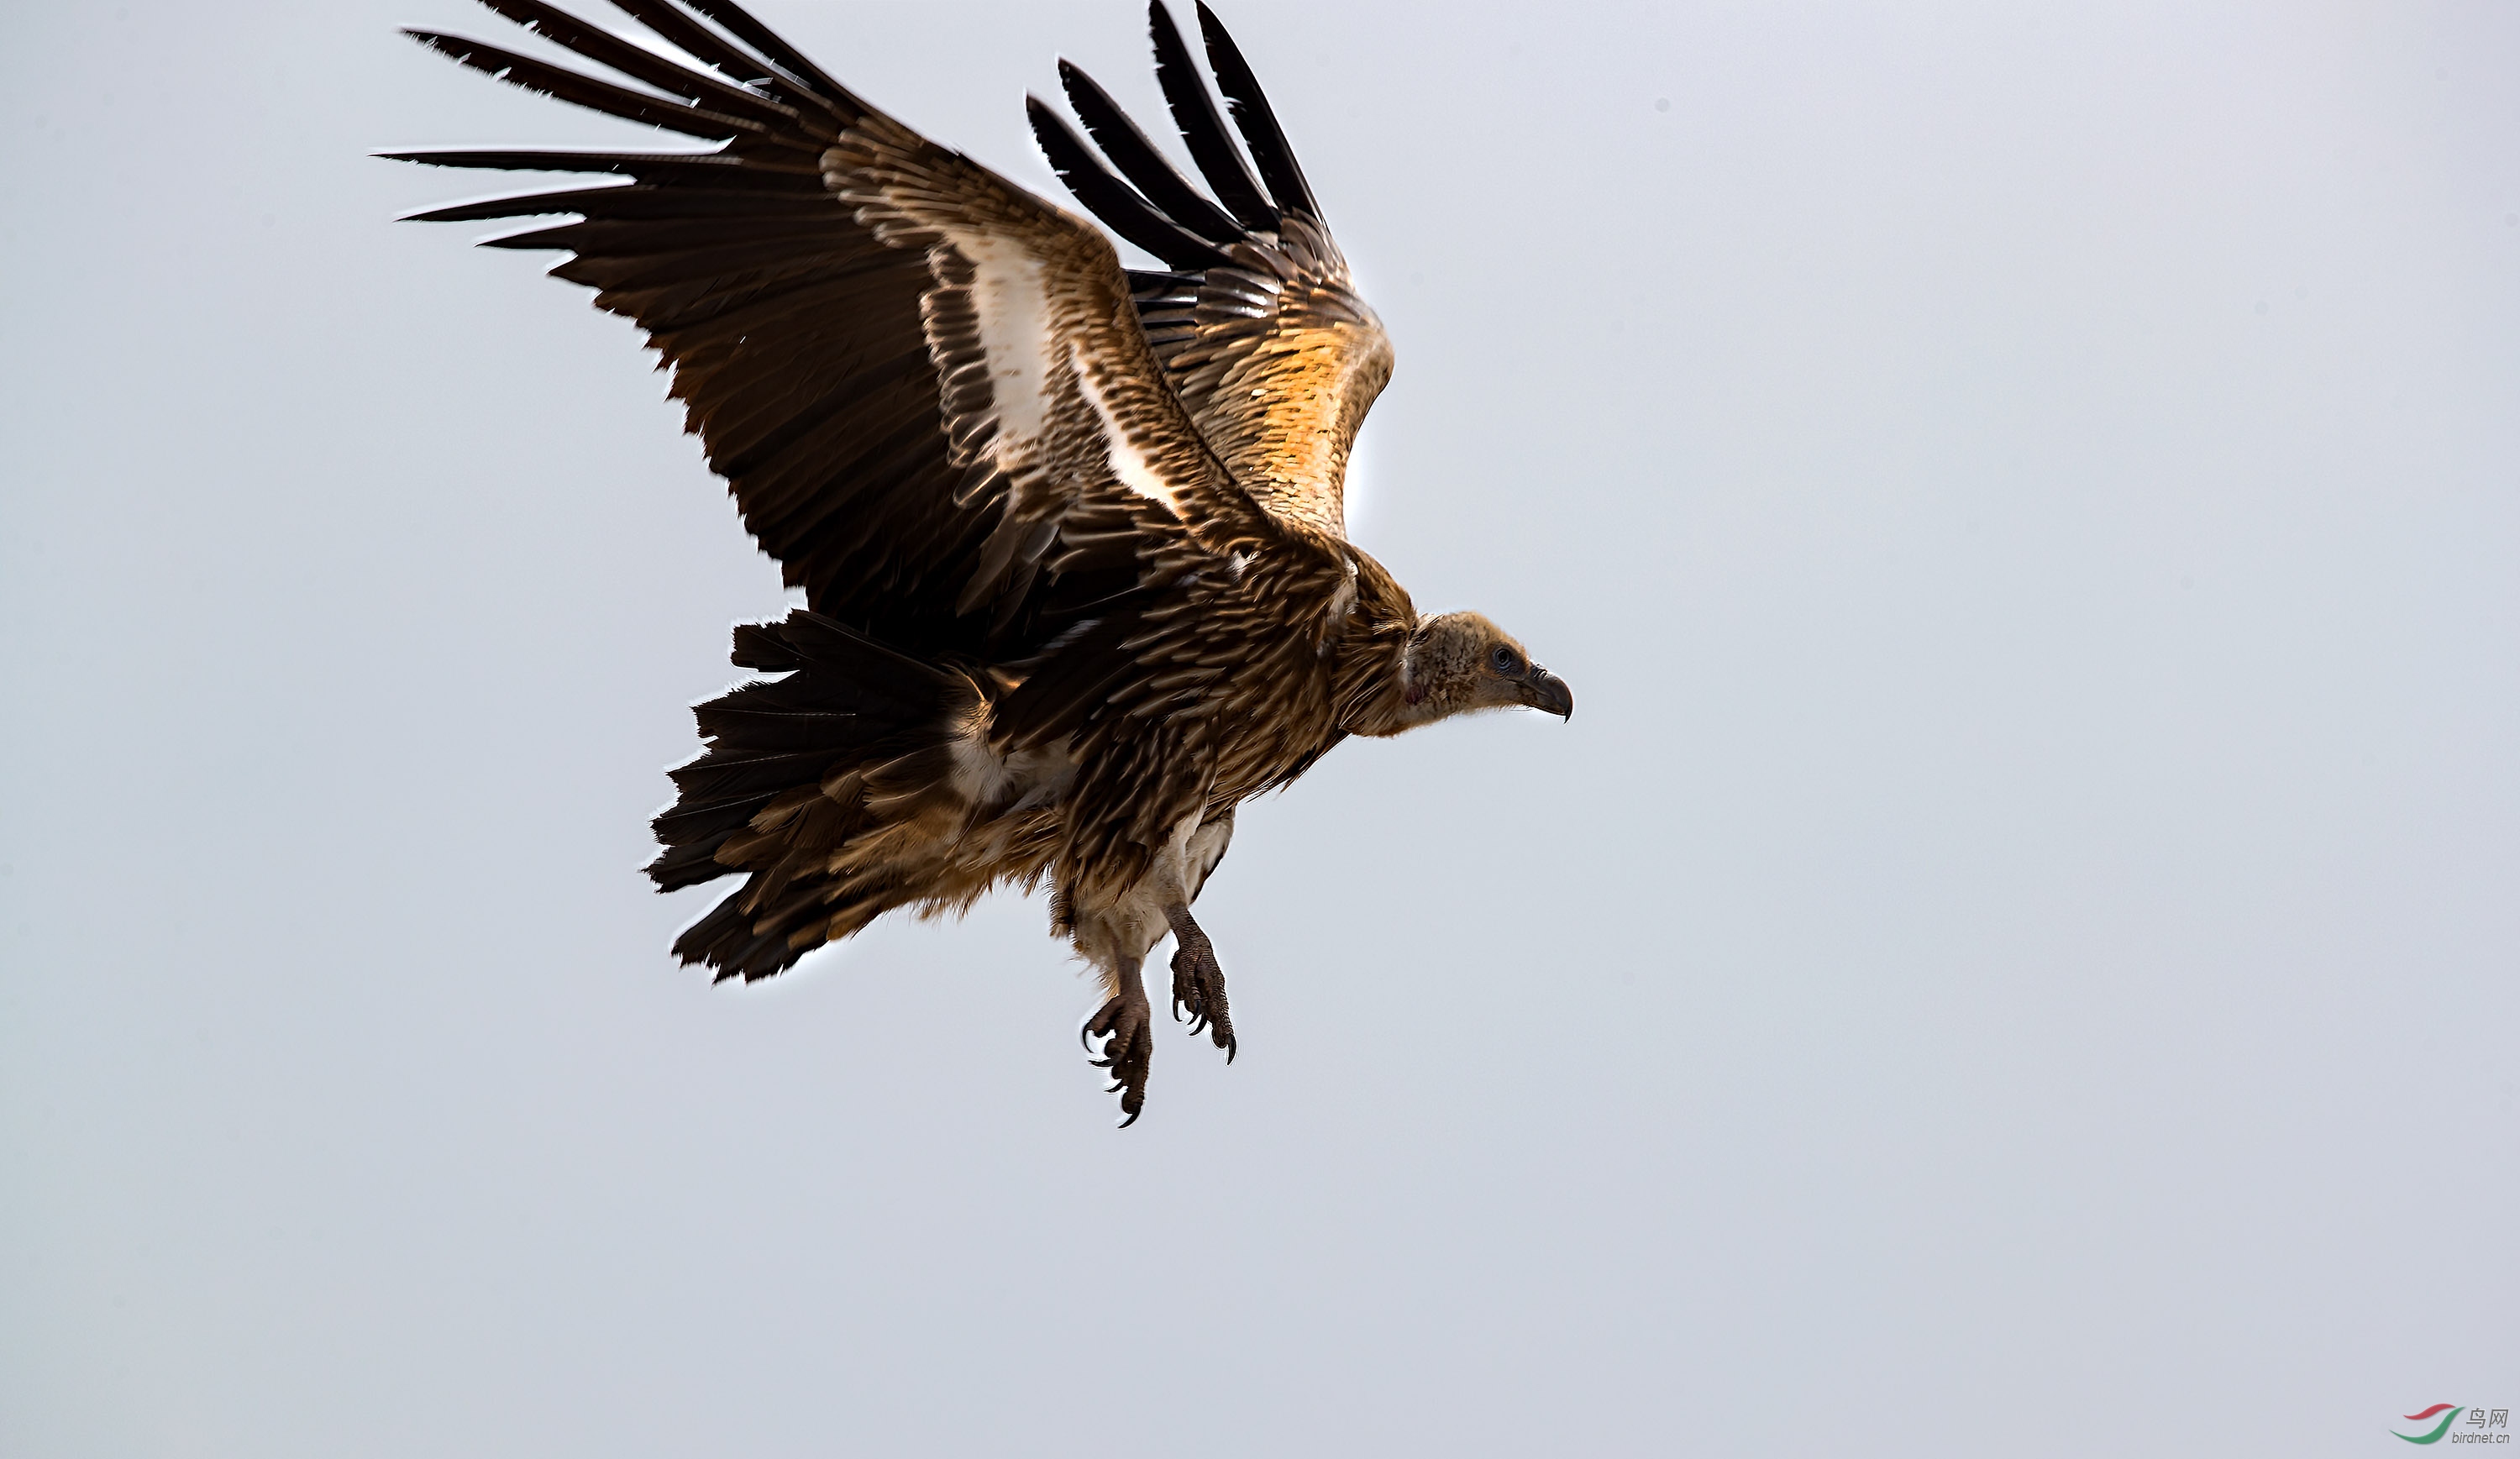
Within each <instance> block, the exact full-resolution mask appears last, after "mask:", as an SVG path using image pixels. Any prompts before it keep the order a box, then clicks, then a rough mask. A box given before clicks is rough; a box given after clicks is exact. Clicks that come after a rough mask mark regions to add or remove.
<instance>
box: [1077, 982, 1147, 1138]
mask: <svg viewBox="0 0 2520 1459" xmlns="http://www.w3.org/2000/svg"><path fill="white" fill-rule="evenodd" d="M1128 981H1129V986H1128V987H1127V988H1126V989H1125V990H1124V991H1122V992H1120V993H1117V994H1114V995H1112V996H1111V997H1110V999H1109V1000H1108V1001H1106V1002H1104V1003H1103V1005H1102V1009H1101V1010H1100V1011H1099V1012H1097V1013H1096V1014H1095V1015H1094V1021H1093V1022H1091V1023H1089V1024H1087V1025H1086V1026H1085V1032H1084V1033H1083V1034H1082V1035H1081V1036H1080V1041H1082V1042H1083V1043H1084V1044H1085V1051H1086V1052H1087V1053H1093V1052H1094V1051H1095V1049H1094V1044H1093V1041H1092V1040H1094V1039H1102V1057H1101V1058H1099V1059H1095V1060H1093V1061H1092V1062H1093V1065H1094V1067H1095V1068H1097V1069H1108V1070H1110V1071H1111V1087H1110V1088H1109V1089H1108V1090H1106V1091H1105V1092H1107V1093H1112V1094H1117V1095H1119V1096H1120V1113H1121V1114H1123V1115H1126V1116H1128V1118H1127V1119H1125V1120H1122V1121H1121V1122H1120V1127H1121V1128H1122V1129H1126V1128H1128V1127H1130V1126H1132V1125H1135V1124H1137V1123H1138V1112H1139V1111H1141V1110H1143V1109H1145V1108H1146V1107H1147V1066H1148V1063H1149V1062H1150V1061H1151V1060H1152V1059H1153V1057H1154V1053H1155V1034H1154V1019H1153V1018H1152V1017H1151V1016H1149V1015H1148V1012H1147V991H1146V990H1145V989H1144V988H1142V987H1140V986H1139V984H1138V980H1137V977H1136V976H1135V974H1134V972H1133V973H1132V975H1131V976H1130V978H1129V980H1128Z"/></svg>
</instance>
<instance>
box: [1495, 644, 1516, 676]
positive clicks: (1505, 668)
mask: <svg viewBox="0 0 2520 1459" xmlns="http://www.w3.org/2000/svg"><path fill="white" fill-rule="evenodd" d="M1488 662H1489V663H1491V664H1494V665H1495V666H1496V671H1497V672H1498V673H1499V674H1519V673H1521V672H1522V660H1521V659H1520V658H1518V657H1516V656H1515V654H1514V651H1513V650H1512V649H1510V648H1508V647H1506V646H1505V645H1504V644H1502V643H1500V644H1498V645H1497V646H1496V651H1495V652H1493V653H1490V654H1489V655H1488Z"/></svg>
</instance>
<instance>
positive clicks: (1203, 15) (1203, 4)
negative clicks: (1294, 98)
mask: <svg viewBox="0 0 2520 1459" xmlns="http://www.w3.org/2000/svg"><path fill="white" fill-rule="evenodd" d="M1198 28H1199V33H1200V34H1201V35H1203V36H1205V37H1206V38H1207V64H1208V65H1209V66H1214V67H1215V68H1216V89H1217V90H1219V91H1222V92H1224V93H1225V100H1226V104H1227V105H1229V106H1231V107H1232V108H1233V109H1234V124H1235V126H1236V127H1237V128H1238V130H1239V131H1240V132H1241V133H1242V140H1243V142H1244V143H1245V144H1246V145H1248V146H1249V147H1250V149H1251V160H1252V161H1254V162H1256V163H1258V164H1259V166H1260V175H1261V176H1262V177H1264V178H1266V179H1268V182H1269V193H1270V196H1272V197H1273V198H1275V199H1277V202H1278V206H1279V208H1280V210H1282V211H1284V212H1299V213H1306V214H1309V215H1311V216H1313V217H1316V218H1318V217H1320V216H1321V215H1322V209H1321V204H1319V203H1317V202H1315V201H1314V200H1313V189H1312V184H1310V183H1307V182H1305V181H1304V169H1303V168H1301V167H1298V166H1296V165H1295V150H1294V149H1293V148H1291V147H1288V146H1287V145H1286V134H1285V133H1284V132H1283V131H1280V130H1279V129H1278V113H1277V112H1275V111H1271V110H1269V98H1268V95H1267V93H1265V92H1263V91H1261V89H1260V78H1259V77H1257V76H1255V75H1253V74H1252V73H1251V63H1250V62H1248V61H1245V60H1243V59H1242V48H1241V47H1239V46H1238V45H1236V44H1235V43H1234V37H1233V36H1232V35H1229V34H1227V33H1226V29H1225V22H1222V21H1220V20H1218V19H1217V18H1216V12H1214V11H1212V10H1210V9H1208V8H1207V0H1199V6H1198Z"/></svg>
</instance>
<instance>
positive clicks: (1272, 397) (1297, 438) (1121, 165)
mask: <svg viewBox="0 0 2520 1459" xmlns="http://www.w3.org/2000/svg"><path fill="white" fill-rule="evenodd" d="M1148 10H1149V15H1148V26H1149V28H1150V29H1151V30H1152V32H1153V38H1154V45H1155V73H1156V76H1157V79H1158V80H1160V81H1161V82H1162V85H1163V91H1164V100H1165V102H1166V104H1167V105H1168V106H1169V108H1170V109H1171V111H1172V114H1173V120H1174V122H1175V124H1177V125H1178V126H1179V127H1180V128H1181V133H1182V139H1183V141H1184V142H1185V143H1187V144H1188V146H1189V148H1190V154H1191V156H1192V158H1193V160H1194V161H1196V163H1197V164H1198V170H1199V172H1200V174H1201V175H1202V176H1203V177H1204V178H1205V179H1206V181H1207V186H1208V188H1209V190H1210V191H1211V192H1212V193H1213V195H1214V197H1213V199H1211V198H1210V197H1208V196H1206V195H1203V194H1201V193H1200V192H1199V191H1198V189H1197V188H1195V187H1193V186H1192V184H1191V183H1190V181H1189V180H1188V179H1186V178H1184V177H1183V176H1182V175H1181V173H1180V172H1178V171H1176V170H1175V169H1174V168H1173V166H1172V164H1171V163H1169V162H1167V161H1165V160H1164V158H1163V157H1162V156H1161V155H1159V154H1158V153H1157V152H1156V151H1155V149H1154V147H1153V145H1152V144H1150V143H1149V142H1148V140H1147V138H1146V135H1145V134H1144V133H1142V132H1140V131H1139V130H1138V128H1137V127H1136V126H1135V125H1134V124H1132V123H1131V122H1130V120H1129V118H1128V117H1127V116H1126V115H1124V114H1123V113H1122V112H1121V111H1120V109H1119V107H1118V106H1117V105H1115V104H1114V103H1113V102H1112V100H1111V98H1110V97H1109V96H1107V95H1105V94H1104V93H1103V91H1102V88H1101V87H1100V86H1097V85H1096V84H1094V80H1093V78H1092V77H1090V76H1088V75H1086V74H1085V73H1084V72H1083V71H1081V70H1079V69H1077V68H1076V67H1075V66H1070V65H1068V64H1066V63H1065V62H1061V63H1060V64H1059V77H1060V79H1061V81H1063V82H1064V83H1065V86H1066V91H1067V99H1068V102H1069V104H1070V105H1071V106H1073V107H1074V108H1075V109H1076V114H1077V115H1078V117H1079V118H1081V119H1082V120H1083V121H1084V123H1085V129H1086V131H1087V132H1088V133H1090V134H1091V135H1092V136H1093V138H1094V141H1095V143H1096V144H1098V145H1099V146H1100V148H1101V155H1099V156H1098V155H1096V154H1095V152H1094V151H1093V150H1092V149H1089V148H1088V147H1087V146H1086V144H1085V142H1084V141H1083V140H1082V139H1080V138H1079V137H1078V136H1077V135H1076V133H1075V132H1074V131H1072V130H1070V129H1069V127H1068V125H1067V123H1066V122H1065V121H1063V120H1062V119H1061V118H1060V117H1059V116H1058V115H1057V113H1056V112H1054V111H1051V110H1050V109H1049V108H1048V107H1046V106H1044V105H1042V103H1041V102H1039V101H1037V100H1036V101H1034V102H1033V103H1032V104H1031V112H1032V122H1033V131H1034V133H1035V134H1036V135H1037V136H1038V137H1039V138H1040V139H1041V145H1042V150H1043V151H1044V152H1046V153H1048V154H1049V155H1050V160H1051V164H1052V165H1053V166H1054V167H1056V168H1057V171H1058V175H1059V177H1060V178H1061V179H1062V180H1063V181H1064V182H1066V184H1067V186H1068V188H1069V190H1070V191H1072V192H1073V193H1074V194H1075V195H1076V198H1077V200H1078V201H1080V202H1083V203H1084V204H1085V206H1086V207H1087V208H1089V209H1091V210H1092V211H1093V213H1094V214H1095V216H1096V217H1099V218H1101V219H1102V222H1103V223H1104V224H1105V225H1106V226H1108V227H1109V228H1110V229H1111V231H1112V232H1114V233H1117V234H1118V235H1120V236H1121V237H1122V238H1125V239H1127V240H1128V241H1129V242H1131V243H1136V244H1137V245H1138V246H1140V247H1142V248H1145V249H1146V250H1147V251H1148V252H1149V253H1152V254H1154V255H1155V256H1156V257H1157V258H1160V259H1162V260H1163V261H1164V262H1165V263H1166V264H1167V265H1169V266H1170V267H1169V269H1168V270H1167V271H1164V272H1151V273H1133V274H1131V275H1130V281H1131V283H1132V284H1133V285H1134V286H1135V297H1136V302H1137V306H1138V313H1139V317H1140V318H1141V319H1142V320H1143V321H1144V322H1145V324H1146V328H1147V332H1148V337H1149V338H1150V340H1151V341H1152V343H1153V347H1154V351H1155V354H1156V356H1157V358H1159V359H1161V360H1162V361H1163V364H1164V369H1165V371H1166V372H1167V373H1168V374H1169V375H1170V376H1171V378H1172V382H1173V388H1174V390H1175V391H1176V392H1178V393H1179V395H1180V396H1181V399H1182V403H1183V404H1184V405H1185V406H1187V407H1188V408H1189V410H1190V413H1191V416H1192V418H1193V420H1195V421H1196V422H1197V424H1198V429H1199V432H1200V434H1202V435H1203V436H1205V437H1206V439H1207V442H1208V444H1209V445H1210V446H1211V447H1212V448H1214V450H1215V451H1216V454H1217V455H1218V456H1219V457H1220V458H1222V459H1223V461H1224V462H1225V464H1226V467H1227V469H1228V470H1230V471H1232V472H1233V473H1234V477H1235V479H1236V480H1237V481H1238V482H1239V483H1240V484H1241V485H1242V486H1243V487H1244V488H1245V489H1247V490H1248V491H1249V492H1250V493H1251V494H1252V495H1253V496H1254V497H1256V498H1257V499H1258V500H1259V501H1260V503H1261V505H1262V506H1263V507H1265V508H1267V509H1268V510H1269V511H1270V512H1271V513H1273V514H1274V515H1277V516H1279V517H1282V518H1291V519H1294V520H1299V521H1302V522H1304V523H1306V524H1307V525H1309V526H1311V527H1312V528H1314V529H1315V530H1318V531H1322V532H1326V533H1328V534H1329V535H1331V536H1333V537H1337V538H1340V539H1344V538H1345V537H1346V535H1347V525H1346V511H1345V506H1344V498H1345V482H1346V476H1347V458H1348V448H1349V446H1350V445H1351V444H1352V443H1353V442H1354V441H1355V439H1356V431H1357V427H1358V426H1359V425H1361V424H1363V423H1364V420H1365V413H1366V411H1367V409H1368V408H1370V407H1371V406H1372V405H1373V398H1374V397H1375V396H1376V395H1378V394H1380V393H1381V391H1382V386H1383V384H1384V382H1385V381H1387V380H1389V379H1390V377H1391V341H1390V340H1389V339H1388V338H1387V337H1385V336H1384V334H1383V332H1382V325H1381V322H1380V321H1378V320H1376V319H1375V318H1374V317H1373V310H1371V309H1368V308H1367V307H1366V306H1365V301H1364V300H1362V299H1360V298H1358V297H1357V294H1356V288H1355V285H1354V282H1353V281H1352V280H1351V279H1350V277H1349V275H1348V268H1347V260H1346V259H1344V258H1342V257H1341V256H1340V255H1339V251H1338V245H1337V244H1335V243H1332V242H1331V241H1330V235H1329V230H1328V227H1326V226H1325V225H1324V224H1323V222H1322V217H1321V207H1320V205H1319V204H1318V203H1316V202H1315V201H1314V200H1313V191H1312V188H1311V186H1310V185H1309V184H1308V183H1306V182H1305V181H1304V174H1303V169H1301V168H1300V167H1298V166H1296V165H1295V156H1294V154H1293V152H1291V151H1290V150H1289V149H1288V148H1287V146H1286V138H1285V135H1284V133H1283V132H1281V131H1280V130H1279V127H1278V119H1277V117H1276V115H1275V114H1274V113H1273V112H1271V111H1270V110H1269V101H1268V98H1267V97H1265V96H1263V95H1262V94H1261V91H1260V83H1259V82H1258V81H1257V80H1256V79H1254V78H1253V76H1252V74H1251V67H1250V66H1249V64H1248V63H1246V62H1245V61H1244V60H1243V59H1242V53H1241V51H1240V50H1239V49H1238V48H1237V47H1236V46H1235V44H1234V38H1233V37H1232V36H1230V35H1228V34H1227V33H1226V31H1225V27H1224V25H1223V24H1221V23H1219V22H1218V21H1217V19H1216V16H1215V15H1214V14H1213V13H1212V12H1210V11H1209V10H1208V8H1207V6H1206V5H1205V4H1201V5H1200V6H1199V8H1198V22H1199V29H1200V31H1201V33H1202V35H1203V37H1204V39H1205V40H1206V43H1207V59H1208V64H1209V66H1212V67H1213V68H1214V70H1215V73H1216V81H1217V85H1218V87H1219V89H1221V90H1222V91H1223V92H1224V93H1225V98H1226V101H1227V102H1228V103H1229V104H1230V105H1231V106H1232V108H1233V110H1234V119H1235V123H1236V125H1237V127H1238V128H1239V130H1240V131H1241V133H1242V140H1243V142H1244V143H1245V144H1246V145H1247V146H1248V148H1249V149H1250V162H1252V163H1257V164H1258V167H1259V175H1258V176H1257V177H1255V176H1253V174H1252V168H1251V165H1250V164H1249V163H1246V162H1245V161H1244V159H1243V154H1242V152H1241V150H1240V149H1238V148H1237V147H1236V146H1235V144H1234V141H1233V139H1232V138H1231V137H1229V136H1228V135H1227V133H1226V129H1225V123H1224V121H1223V119H1222V118H1221V117H1219V116H1218V114H1217V110H1216V104H1215V102H1214V101H1213V100H1212V99H1211V98H1210V97H1209V95H1208V91H1207V84H1206V82H1205V81H1204V80H1202V79H1201V77H1200V76H1199V73H1198V69H1197V66H1195V65H1194V64H1193V62H1192V60H1191V55H1190V48H1189V47H1188V46H1187V45H1185V44H1184V43H1183V40H1182V35H1181V32H1180V31H1179V30H1178V29H1176V28H1175V27H1174V25H1173V22H1172V17H1171V16H1170V15H1168V14H1167V13H1166V12H1165V10H1164V7H1163V4H1162V0H1154V3H1153V4H1151V5H1150V6H1149V8H1148Z"/></svg>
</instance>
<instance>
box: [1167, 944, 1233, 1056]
mask: <svg viewBox="0 0 2520 1459" xmlns="http://www.w3.org/2000/svg"><path fill="white" fill-rule="evenodd" d="M1164 919H1165V920H1166V921H1168V922H1170V923H1172V924H1173V1021H1174V1022H1175V1023H1179V1022H1180V1021H1181V1016H1182V1010H1183V1009H1185V1008H1187V1009H1189V1010H1190V1031H1191V1034H1192V1036H1193V1038H1195V1037H1196V1036H1197V1035H1198V1034H1199V1033H1200V1032H1202V1031H1204V1032H1205V1033H1206V1034H1207V1036H1208V1037H1209V1038H1210V1039H1215V1040H1216V1046H1217V1047H1218V1048H1221V1049H1223V1050H1225V1062H1227V1063H1228V1064H1231V1063H1233V1062H1234V1055H1235V1053H1236V1051H1237V1048H1238V1045H1237V1044H1236V1042H1235V1039H1234V1019H1233V1016H1232V1015H1231V1014H1229V1013H1228V1012H1227V1011H1226V1007H1225V969H1224V968H1223V967H1220V966H1219V965H1218V964H1217V961H1216V945H1215V944H1214V943H1211V942H1209V941H1208V940H1207V934H1206V933H1204V932H1202V931H1200V930H1199V926H1198V924H1197V923H1196V922H1193V921H1192V920H1191V915H1190V908H1189V907H1188V906H1168V907H1165V908H1164Z"/></svg>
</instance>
